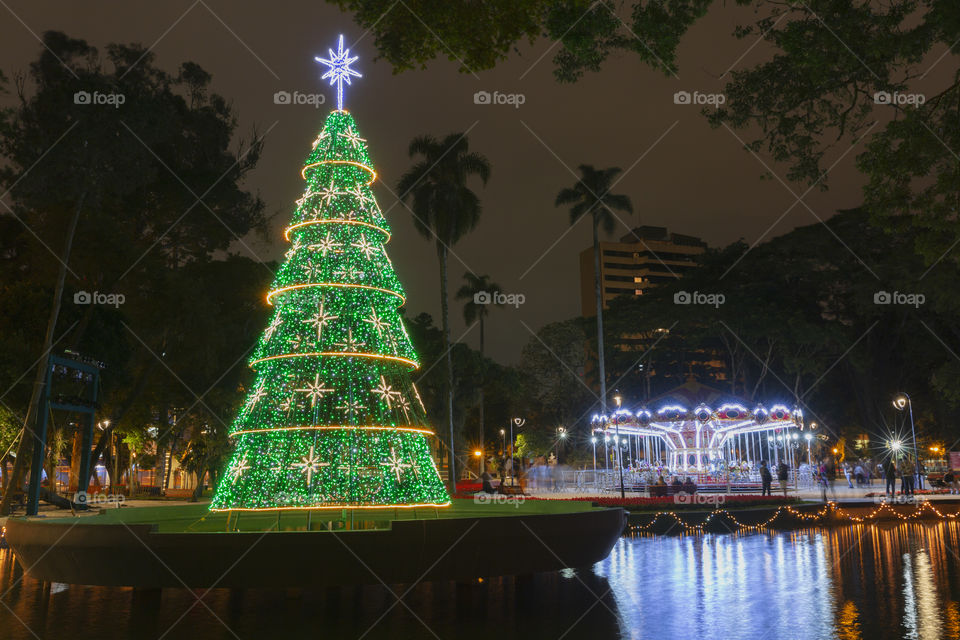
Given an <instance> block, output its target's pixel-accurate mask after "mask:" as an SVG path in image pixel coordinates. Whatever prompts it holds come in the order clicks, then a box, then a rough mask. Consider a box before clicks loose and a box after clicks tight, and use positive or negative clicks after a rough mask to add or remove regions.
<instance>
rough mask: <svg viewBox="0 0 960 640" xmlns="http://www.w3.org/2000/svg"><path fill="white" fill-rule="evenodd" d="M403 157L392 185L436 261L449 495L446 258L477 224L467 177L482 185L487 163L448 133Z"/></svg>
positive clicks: (419, 142) (453, 480) (425, 138)
mask: <svg viewBox="0 0 960 640" xmlns="http://www.w3.org/2000/svg"><path fill="white" fill-rule="evenodd" d="M409 155H410V157H411V158H416V157H417V156H419V157H420V158H419V159H418V160H417V162H416V164H414V165H413V166H412V167H410V169H408V170H407V172H406V173H404V174H403V176H401V178H400V181H399V182H398V183H397V191H398V193H399V194H400V199H401V200H402V201H403V202H405V203H408V205H409V207H410V210H411V212H412V213H413V223H414V226H415V227H416V228H417V231H419V232H420V234H421V235H422V236H423V237H425V238H427V239H428V240H429V239H433V240H434V241H435V243H436V247H437V257H438V258H439V260H440V315H441V316H442V325H443V346H444V351H445V354H446V360H447V417H448V419H449V423H450V478H449V484H450V493H451V495H452V494H453V493H456V488H457V476H456V469H455V463H454V460H455V458H454V447H453V358H452V357H451V355H450V349H451V345H450V317H449V316H450V313H449V307H448V304H447V298H448V294H447V256H448V254H449V253H450V248H451V247H452V246H453V245H454V244H456V242H457V241H458V240H460V238H462V237H463V236H464V235H466V234H467V233H468V232H470V231H472V230H473V229H474V227H476V226H477V223H478V222H479V221H480V210H481V207H480V199H479V198H478V197H477V194H475V193H474V192H473V191H471V190H470V188H469V187H468V186H467V180H468V179H469V178H470V177H471V176H474V175H475V176H478V177H479V178H480V180H481V181H482V182H483V184H484V185H486V184H487V180H488V179H489V178H490V162H489V161H488V160H487V159H486V157H484V156H483V155H482V154H480V153H477V152H476V151H470V144H469V142H468V141H467V137H466V135H465V134H462V133H452V134H450V135H448V136H446V137H445V138H443V139H442V140H437V139H436V138H434V137H433V136H431V135H422V136H417V137H416V138H414V139H413V140H412V141H411V142H410V149H409Z"/></svg>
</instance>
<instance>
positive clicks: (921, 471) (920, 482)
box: [916, 460, 927, 491]
mask: <svg viewBox="0 0 960 640" xmlns="http://www.w3.org/2000/svg"><path fill="white" fill-rule="evenodd" d="M916 470H917V488H918V489H920V490H921V491H923V476H924V474H926V472H927V468H926V467H924V466H923V461H922V460H921V461H920V462H917V466H916Z"/></svg>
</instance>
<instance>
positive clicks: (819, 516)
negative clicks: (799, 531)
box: [628, 500, 960, 533]
mask: <svg viewBox="0 0 960 640" xmlns="http://www.w3.org/2000/svg"><path fill="white" fill-rule="evenodd" d="M925 509H927V510H930V511H933V513H935V514H936V515H937V517H939V518H941V519H954V520H955V519H956V518H958V517H960V512H958V513H943V512H941V511H940V510H939V509H937V508H936V507H934V506H933V505H932V504H930V502H929V501H926V500H924V501H923V502H921V503H920V504H919V505H918V506H917V508H916V510H915V511H914V512H913V513H909V514H907V515H903V514H901V513H899V512H898V511H896V510H895V509H894V508H893V507H891V506H890V504H889V503H886V502H882V503H880V506H879V507H877V508H876V509H874V510H873V511H871V512H870V513H869V514H867V515H865V516H855V515H853V514H851V513H849V512H847V511H846V510H844V509H843V508H841V507H839V506H837V503H835V502H829V503H827V504H826V505H824V506H823V508H821V509H819V510H818V511H817V512H816V513H803V512H801V511H797V510H796V509H794V508H793V507H790V506H781V507H778V508H777V510H776V511H775V512H774V514H773V515H772V516H770V517H769V518H768V519H767V520H765V521H764V522H761V523H759V524H745V523H743V522H740V521H739V520H737V519H736V517H734V515H733V514H732V513H730V511H729V510H727V509H717V510H715V511H712V512H710V514H709V515H707V517H706V519H704V521H703V522H702V523H700V524H687V523H686V522H684V521H683V519H682V518H681V517H680V515H679V514H678V513H677V512H676V511H658V512H657V513H656V514H654V517H653V520H651V521H650V522H648V523H647V524H645V525H639V524H633V525H630V526H629V527H628V530H629V532H630V533H644V532H647V531H649V530H650V529H651V528H652V527H653V526H654V525H655V524H656V523H657V521H658V520H659V519H660V518H661V517H670V518H673V520H674V521H675V522H676V523H677V524H679V525H680V526H681V527H682V528H683V533H691V532H693V533H703V531H704V528H705V527H706V526H707V525H708V524H709V523H710V522H711V521H712V520H713V519H714V518H716V517H720V516H726V517H727V518H728V519H729V520H730V521H731V522H733V524H734V525H735V526H736V528H737V529H738V530H739V529H753V530H760V529H764V528H766V527H768V526H770V524H771V523H772V522H773V521H774V520H776V519H777V518H778V517H779V516H780V515H781V514H782V513H784V512H786V513H788V514H789V515H791V516H793V517H794V518H797V519H798V520H800V521H802V522H810V523H814V524H816V523H819V522H822V521H823V520H824V519H825V518H826V517H827V516H828V515H829V514H830V512H833V514H834V515H835V516H836V517H837V518H845V519H846V520H847V521H849V522H855V523H858V524H862V523H864V522H866V521H868V520H873V519H879V515H878V514H880V512H881V511H884V510H886V511H889V512H890V513H892V514H893V515H895V516H896V517H897V518H898V519H899V520H900V521H901V522H906V521H908V520H917V519H919V518H920V516H921V514H922V512H923V511H924V510H925Z"/></svg>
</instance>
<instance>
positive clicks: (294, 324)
mask: <svg viewBox="0 0 960 640" xmlns="http://www.w3.org/2000/svg"><path fill="white" fill-rule="evenodd" d="M317 60H318V61H320V62H323V63H324V64H327V66H329V67H330V71H328V72H327V74H326V75H324V78H330V79H331V80H330V81H331V84H334V83H335V84H337V90H338V101H337V102H338V104H337V110H336V111H333V112H331V113H330V115H329V116H327V119H326V122H325V123H324V126H323V130H322V131H321V132H320V135H319V137H317V139H316V140H315V141H314V143H313V149H312V151H311V153H310V154H309V156H308V157H307V160H306V162H305V163H304V167H303V170H302V171H301V175H302V176H303V178H304V180H305V181H306V183H307V187H306V191H305V192H304V194H303V197H302V198H300V199H299V200H297V208H296V212H295V214H294V216H293V220H292V222H291V224H290V226H289V227H288V228H287V229H286V231H285V237H286V239H287V240H288V241H290V242H291V245H290V248H289V250H288V251H287V253H286V261H285V262H284V263H283V265H282V266H281V267H280V269H279V271H278V272H277V274H276V278H275V280H274V283H273V285H272V286H271V288H270V291H269V292H268V293H267V303H268V304H270V305H272V306H273V307H274V312H273V316H272V318H271V320H270V324H269V325H268V326H267V328H266V330H265V331H264V332H263V335H262V336H261V338H260V341H259V343H258V344H257V346H256V348H255V350H254V352H253V356H252V358H251V361H250V366H251V367H252V368H253V369H254V371H255V377H254V381H253V384H252V386H251V388H250V391H249V393H248V395H247V397H246V401H245V403H244V405H243V407H242V409H241V410H240V412H239V415H238V416H237V418H236V420H235V421H234V423H233V424H232V426H231V428H230V437H231V439H232V440H233V441H234V444H235V449H234V452H233V454H232V456H231V458H230V461H229V463H228V465H227V467H226V470H225V472H224V474H223V477H222V479H221V481H220V483H219V485H218V486H217V489H216V492H215V493H214V497H213V502H212V504H211V509H212V510H214V511H227V510H269V509H274V510H276V509H321V508H372V507H396V506H424V505H429V506H440V505H446V504H449V503H450V499H449V497H448V496H447V493H446V491H445V489H444V487H443V482H442V481H441V479H440V474H439V472H438V470H437V467H436V464H435V463H434V461H433V458H432V456H431V453H430V444H429V440H428V437H429V436H430V435H432V433H433V431H432V429H431V427H430V424H429V422H428V421H427V418H426V412H425V408H424V406H423V402H422V401H421V399H420V394H419V393H418V391H417V388H416V386H415V385H414V384H413V382H412V380H411V377H410V373H411V371H413V370H415V369H417V368H418V367H419V362H418V360H417V354H416V353H415V351H414V349H413V346H412V344H411V342H410V337H409V335H407V331H406V328H405V327H404V324H403V319H402V318H401V316H400V313H399V308H400V306H401V305H402V304H403V302H404V294H403V288H402V286H401V285H400V281H399V279H398V278H397V275H396V272H395V271H394V268H393V264H392V263H391V262H390V258H389V257H388V256H387V253H386V250H385V247H384V245H385V244H386V243H387V241H388V240H389V239H390V228H389V226H388V225H387V222H386V220H385V219H384V217H383V214H382V212H381V211H380V208H379V206H378V205H377V201H376V199H375V198H374V195H373V191H372V189H371V184H372V183H373V181H374V180H375V178H376V173H375V172H374V170H373V165H372V163H371V162H370V158H369V156H368V154H367V145H366V140H364V139H363V138H361V137H360V135H359V132H358V130H357V126H356V123H355V122H354V120H353V117H352V116H351V115H350V114H349V113H348V112H347V111H345V110H344V109H343V92H342V85H343V82H346V83H348V84H349V80H350V77H351V76H359V74H357V73H356V72H355V71H353V70H352V69H351V68H350V64H351V63H352V62H353V61H354V60H356V58H350V57H349V51H346V52H345V51H344V50H343V37H342V36H341V37H340V46H339V50H338V51H337V52H334V51H332V50H331V51H330V59H329V60H324V59H320V58H317Z"/></svg>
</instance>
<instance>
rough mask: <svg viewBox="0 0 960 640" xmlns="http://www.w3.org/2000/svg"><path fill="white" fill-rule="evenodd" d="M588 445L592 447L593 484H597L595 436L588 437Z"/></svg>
mask: <svg viewBox="0 0 960 640" xmlns="http://www.w3.org/2000/svg"><path fill="white" fill-rule="evenodd" d="M590 444H592V445H593V482H594V484H596V482H597V436H590Z"/></svg>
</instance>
